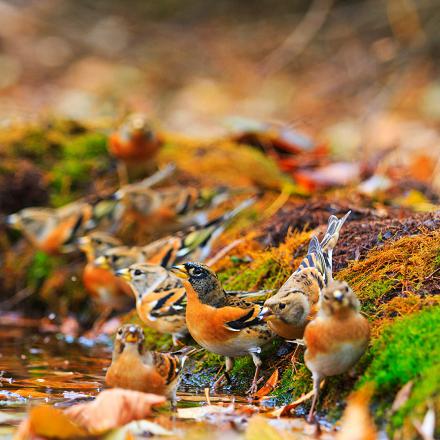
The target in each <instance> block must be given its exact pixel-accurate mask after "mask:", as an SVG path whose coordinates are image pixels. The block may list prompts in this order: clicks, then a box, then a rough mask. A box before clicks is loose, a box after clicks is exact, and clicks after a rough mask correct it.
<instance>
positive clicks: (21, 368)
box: [0, 316, 303, 439]
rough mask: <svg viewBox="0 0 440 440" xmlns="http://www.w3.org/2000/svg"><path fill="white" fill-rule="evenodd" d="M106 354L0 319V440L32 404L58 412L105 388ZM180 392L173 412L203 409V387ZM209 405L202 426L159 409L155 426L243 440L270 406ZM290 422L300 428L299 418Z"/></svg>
mask: <svg viewBox="0 0 440 440" xmlns="http://www.w3.org/2000/svg"><path fill="white" fill-rule="evenodd" d="M2 318H3V319H2ZM14 321H16V322H14ZM111 349H112V347H111V339H110V338H108V337H106V338H101V339H99V340H98V341H91V340H87V339H82V338H79V339H73V338H69V337H65V336H63V335H62V334H60V333H56V332H51V331H47V329H45V328H41V322H40V321H38V320H29V319H22V318H20V317H16V319H15V318H14V317H12V319H11V316H8V318H7V319H5V318H4V317H2V316H0V438H10V437H11V436H12V435H13V432H14V430H15V427H16V426H17V425H18V424H19V423H20V421H21V420H22V419H23V418H24V417H25V415H26V411H27V410H28V409H29V408H30V407H31V406H33V405H36V404H39V403H50V404H53V405H55V406H57V407H60V408H63V407H66V406H69V405H72V404H74V403H78V402H84V401H87V400H90V399H92V398H93V397H94V396H95V395H96V394H97V393H99V392H100V391H101V390H102V389H103V387H104V376H105V371H106V368H107V367H108V365H109V364H110V358H111ZM182 388H183V389H181V390H180V391H181V392H180V393H178V396H179V401H178V405H177V406H178V408H196V407H200V406H205V405H206V404H207V398H206V395H205V393H204V389H203V387H200V388H197V387H194V386H193V387H190V388H189V387H182ZM210 401H211V404H213V405H223V406H224V407H225V410H224V411H223V410H222V412H221V413H214V414H209V415H208V416H203V417H201V418H203V421H201V420H199V421H194V420H177V419H176V417H175V416H174V415H172V414H171V413H170V412H169V411H162V410H161V411H160V413H159V414H158V416H157V417H156V421H159V422H160V424H161V425H162V426H164V427H166V428H167V429H170V430H172V431H173V432H175V433H176V438H231V439H232V438H244V437H243V435H244V429H245V426H246V423H247V419H248V417H249V416H251V415H253V414H258V413H261V412H267V411H268V410H269V409H270V401H269V402H267V403H268V404H264V405H260V404H258V403H256V402H251V401H249V400H248V399H247V398H246V397H243V396H236V395H233V394H231V393H228V394H225V395H215V396H211V397H210ZM226 407H228V408H229V410H227V409H226ZM194 414H195V415H197V414H198V413H197V410H195V412H194ZM289 423H291V424H293V425H295V426H296V427H300V428H302V426H303V422H302V420H301V421H300V420H299V419H291V421H290V422H289ZM301 430H302V429H300V431H301Z"/></svg>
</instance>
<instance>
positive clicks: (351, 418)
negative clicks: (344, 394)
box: [336, 385, 377, 440]
mask: <svg viewBox="0 0 440 440" xmlns="http://www.w3.org/2000/svg"><path fill="white" fill-rule="evenodd" d="M373 390H374V388H373V386H370V385H366V386H364V387H362V388H361V389H360V390H358V391H356V392H355V393H352V394H351V395H350V396H349V398H348V403H347V407H346V408H345V410H344V413H343V415H342V419H341V430H340V431H339V432H338V434H337V435H336V439H337V440H377V431H376V426H375V425H374V422H373V419H372V418H371V414H370V409H369V407H368V404H369V402H370V399H371V396H372V394H373Z"/></svg>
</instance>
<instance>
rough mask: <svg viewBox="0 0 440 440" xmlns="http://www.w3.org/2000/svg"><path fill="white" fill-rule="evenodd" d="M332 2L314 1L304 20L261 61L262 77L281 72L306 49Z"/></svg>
mask: <svg viewBox="0 0 440 440" xmlns="http://www.w3.org/2000/svg"><path fill="white" fill-rule="evenodd" d="M333 2H334V0H315V1H314V2H313V3H312V5H311V6H310V9H309V10H308V11H307V13H306V15H305V16H304V18H303V19H302V20H301V21H300V23H299V24H298V25H297V26H296V27H295V29H294V30H293V32H291V33H290V35H289V36H288V37H287V38H286V39H285V40H284V42H283V43H282V44H281V45H280V46H279V47H278V48H276V49H275V50H274V51H273V52H272V53H271V54H269V55H268V56H267V57H266V58H265V59H264V60H263V66H262V68H261V72H262V75H263V76H268V75H272V74H273V73H275V72H277V71H278V70H281V69H282V68H283V67H284V66H285V65H286V64H288V63H289V61H291V60H292V59H293V58H295V57H296V56H298V55H299V54H300V53H301V52H303V50H304V49H305V48H306V47H307V45H308V44H309V43H310V41H311V40H312V39H313V38H314V36H315V35H316V34H317V32H318V31H319V30H320V29H321V27H322V25H323V24H324V23H325V20H326V19H327V16H328V14H329V12H330V10H331V8H332V6H333Z"/></svg>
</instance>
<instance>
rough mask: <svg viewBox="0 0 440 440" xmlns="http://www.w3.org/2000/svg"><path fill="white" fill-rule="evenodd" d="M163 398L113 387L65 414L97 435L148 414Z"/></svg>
mask: <svg viewBox="0 0 440 440" xmlns="http://www.w3.org/2000/svg"><path fill="white" fill-rule="evenodd" d="M163 402H165V397H163V396H157V395H155V394H147V393H141V392H139V391H132V390H123V389H120V388H113V389H111V390H106V391H103V392H102V393H100V394H99V395H98V397H97V398H96V399H95V400H94V401H92V402H87V403H81V404H78V405H74V406H72V407H71V408H68V409H66V410H65V414H66V415H67V416H68V417H69V418H70V419H71V420H73V421H74V422H76V423H77V424H78V425H80V426H81V427H83V428H84V429H86V430H87V431H88V432H89V433H91V434H94V435H97V434H101V433H103V432H106V431H109V430H110V429H113V428H117V427H118V426H121V425H125V424H127V423H129V422H131V421H133V420H139V419H143V418H144V417H146V416H148V415H150V414H151V408H152V406H155V405H159V404H161V403H163Z"/></svg>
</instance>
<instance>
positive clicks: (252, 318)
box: [171, 262, 274, 394]
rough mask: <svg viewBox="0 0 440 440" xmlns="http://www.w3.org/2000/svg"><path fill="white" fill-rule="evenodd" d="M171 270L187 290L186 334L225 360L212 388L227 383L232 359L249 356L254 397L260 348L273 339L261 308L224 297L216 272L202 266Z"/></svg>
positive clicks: (193, 264) (191, 264) (259, 364)
mask: <svg viewBox="0 0 440 440" xmlns="http://www.w3.org/2000/svg"><path fill="white" fill-rule="evenodd" d="M171 270H172V272H173V273H174V274H175V275H176V276H177V277H179V278H181V279H182V280H183V285H184V287H185V289H186V294H187V306H186V324H187V327H188V331H189V333H190V334H191V336H192V337H193V338H194V340H195V341H196V342H197V343H198V344H199V345H201V346H202V347H203V348H205V349H206V350H208V351H211V352H213V353H216V354H219V355H222V356H225V357H226V371H225V373H224V375H223V376H222V377H221V378H220V379H219V380H218V381H217V382H216V383H215V384H214V388H215V387H216V386H217V384H218V383H220V381H221V380H222V378H223V377H226V379H229V375H228V373H229V371H230V370H231V369H232V367H233V359H234V358H235V357H239V356H246V355H250V356H252V360H253V361H254V364H255V375H254V378H253V381H252V386H251V388H250V390H249V393H250V394H254V393H255V392H256V389H257V379H258V376H259V373H260V368H261V364H262V362H261V359H260V353H261V347H262V346H263V345H265V344H267V343H268V342H270V341H271V340H272V338H273V337H274V334H273V333H272V331H271V330H270V329H269V327H268V326H267V324H266V323H265V322H264V314H265V310H264V309H263V307H262V306H261V305H260V304H258V303H256V302H255V303H253V302H249V301H247V300H245V299H241V298H238V297H235V296H230V295H227V294H226V292H225V291H224V290H223V288H222V285H221V283H220V281H219V279H218V278H217V275H216V274H215V272H213V271H212V270H211V269H210V268H209V267H207V266H205V265H203V264H200V263H193V262H189V263H184V264H181V265H179V266H173V268H172V269H171Z"/></svg>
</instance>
